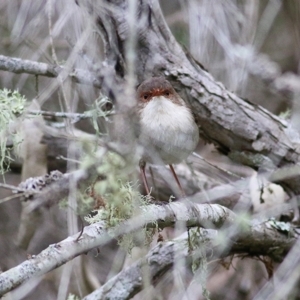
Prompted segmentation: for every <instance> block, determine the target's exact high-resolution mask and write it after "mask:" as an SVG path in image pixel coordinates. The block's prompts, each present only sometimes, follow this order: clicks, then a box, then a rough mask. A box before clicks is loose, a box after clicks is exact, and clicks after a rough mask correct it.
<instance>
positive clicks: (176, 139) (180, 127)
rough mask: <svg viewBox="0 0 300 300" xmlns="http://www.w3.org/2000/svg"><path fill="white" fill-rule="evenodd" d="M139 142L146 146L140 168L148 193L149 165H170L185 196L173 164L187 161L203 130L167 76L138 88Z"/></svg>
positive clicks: (149, 80) (183, 194) (142, 84)
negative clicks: (146, 168)
mask: <svg viewBox="0 0 300 300" xmlns="http://www.w3.org/2000/svg"><path fill="white" fill-rule="evenodd" d="M137 101H138V105H137V110H138V116H139V126H140V128H139V137H138V140H139V142H140V144H141V145H142V146H143V149H144V150H143V154H142V158H141V160H140V169H141V173H142V178H143V182H144V186H145V189H146V192H147V194H149V193H150V189H149V186H148V183H147V180H146V175H145V167H146V163H151V164H157V165H169V166H170V169H171V172H172V174H173V176H174V178H175V180H176V182H177V184H178V186H179V189H180V191H181V193H182V196H185V193H184V191H183V189H182V186H181V184H180V182H179V180H178V177H177V175H176V173H175V170H174V168H173V166H172V164H178V163H180V162H181V161H183V160H184V159H186V158H187V157H188V156H189V155H190V154H191V153H192V152H193V151H194V150H195V148H196V146H197V144H198V141H199V129H198V126H197V124H196V123H195V120H194V117H193V115H192V112H191V110H190V109H189V108H188V106H187V105H186V103H185V102H184V100H183V99H182V98H181V97H180V96H179V94H178V93H177V92H176V91H175V89H174V88H173V87H172V85H171V83H170V82H169V81H168V80H166V79H165V78H163V77H152V78H150V79H147V80H145V81H144V82H142V83H141V84H140V85H139V87H138V89H137Z"/></svg>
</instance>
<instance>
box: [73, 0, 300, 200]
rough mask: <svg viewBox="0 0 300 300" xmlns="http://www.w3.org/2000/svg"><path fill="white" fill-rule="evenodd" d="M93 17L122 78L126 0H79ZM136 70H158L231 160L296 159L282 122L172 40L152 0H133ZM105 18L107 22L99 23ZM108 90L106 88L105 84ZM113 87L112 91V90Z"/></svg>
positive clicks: (270, 166)
mask: <svg viewBox="0 0 300 300" xmlns="http://www.w3.org/2000/svg"><path fill="white" fill-rule="evenodd" d="M79 3H80V4H81V5H83V6H87V7H88V9H89V12H92V13H93V14H94V15H96V16H97V22H96V26H97V27H98V29H99V30H100V31H102V32H103V37H104V39H105V42H106V44H107V45H108V47H109V49H113V53H116V55H115V56H114V57H115V60H112V61H111V65H112V66H114V68H115V71H116V76H117V77H119V78H123V71H124V69H123V68H122V69H121V70H120V68H118V67H117V66H120V61H125V57H126V55H125V52H124V51H125V49H126V41H127V40H128V39H129V29H128V23H127V20H126V17H125V16H126V12H127V10H128V2H127V1H125V0H122V1H120V0H113V1H97V2H96V3H95V1H93V2H91V1H79ZM137 5H138V7H137V11H138V14H137V20H136V32H137V40H138V41H137V49H136V61H138V64H136V70H135V71H136V75H137V78H138V80H139V81H141V80H143V79H144V78H146V77H149V76H153V75H164V76H167V77H168V79H170V80H171V81H172V82H173V84H174V86H175V87H176V88H177V90H179V91H180V92H181V93H182V94H184V95H185V98H186V100H187V102H189V104H190V105H191V107H192V110H193V112H194V114H195V117H196V120H197V123H198V125H199V127H200V135H201V136H202V138H204V139H205V140H206V141H208V142H210V143H214V144H215V145H216V147H217V148H218V149H219V150H220V151H221V152H223V153H225V154H226V155H228V156H229V157H230V158H231V159H233V160H234V161H236V162H239V163H241V164H244V165H248V166H251V167H252V168H254V169H262V170H269V171H271V170H275V169H276V168H277V166H281V167H288V166H290V165H293V164H297V163H299V162H300V150H299V149H300V147H299V145H300V143H299V137H298V134H297V132H296V131H294V130H293V129H292V128H291V127H290V126H289V124H288V123H287V122H285V121H283V120H281V119H280V118H278V117H277V116H275V115H273V114H272V113H270V112H268V111H267V110H265V109H264V108H262V107H260V106H257V105H254V104H252V103H249V102H247V101H245V100H243V99H241V98H239V97H238V96H237V95H235V94H233V93H231V92H229V91H228V90H226V88H225V87H224V86H223V85H222V84H221V83H219V82H216V81H215V80H214V78H213V77H212V76H211V75H210V74H209V73H208V72H207V71H206V70H205V69H204V68H203V67H202V66H201V65H200V64H199V63H198V62H197V61H196V60H195V59H194V58H193V57H191V55H190V54H189V53H187V52H184V50H183V49H182V48H181V47H180V46H179V45H178V44H177V42H176V41H175V39H174V37H173V36H172V34H171V32H170V30H169V29H168V27H167V25H166V24H165V21H164V19H163V17H162V12H161V10H160V8H159V4H158V1H157V0H154V1H151V4H150V1H148V0H142V1H138V2H137ZM108 19H110V20H111V22H109V26H104V25H103V24H106V23H107V20H108ZM108 91H109V87H108ZM112 92H113V91H112ZM298 182H299V175H297V176H296V177H289V178H285V179H283V180H282V181H281V183H282V184H284V185H285V187H286V188H289V189H291V190H292V191H293V192H294V193H297V194H298V193H300V186H299V184H298Z"/></svg>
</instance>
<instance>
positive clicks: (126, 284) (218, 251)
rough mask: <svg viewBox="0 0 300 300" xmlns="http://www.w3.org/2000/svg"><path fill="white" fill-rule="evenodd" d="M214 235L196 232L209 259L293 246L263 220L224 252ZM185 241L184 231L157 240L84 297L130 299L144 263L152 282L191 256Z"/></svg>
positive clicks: (140, 282) (140, 280)
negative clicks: (167, 239)
mask: <svg viewBox="0 0 300 300" xmlns="http://www.w3.org/2000/svg"><path fill="white" fill-rule="evenodd" d="M217 235H218V234H217V232H216V231H214V230H210V229H208V230H205V229H204V230H202V231H201V232H200V234H199V239H201V238H202V240H203V241H204V240H205V247H206V249H208V250H207V252H208V253H207V254H208V255H209V260H214V259H215V258H217V257H218V258H220V257H225V256H227V255H230V254H235V253H245V254H248V255H254V256H255V255H270V254H271V251H270V245H272V246H273V247H278V248H279V249H280V250H282V251H283V252H285V251H287V250H288V249H289V248H290V247H291V246H292V245H293V239H290V240H289V239H287V238H286V236H284V235H282V234H280V233H279V232H278V231H276V230H275V229H272V228H268V224H267V223H266V224H265V225H263V226H262V225H258V226H253V227H252V232H251V233H250V234H249V233H248V234H245V235H243V236H241V237H240V239H238V240H237V241H236V242H235V243H233V244H232V245H231V247H230V248H229V249H228V250H225V251H224V245H222V243H221V242H220V241H219V242H216V241H217V240H218V239H217V238H216V237H217ZM247 239H249V243H246V240H247ZM188 244H189V241H188V237H187V235H186V234H184V235H183V237H180V238H179V239H176V240H174V241H168V242H164V243H159V244H158V245H157V246H155V247H154V248H153V249H151V250H150V251H149V253H148V254H147V255H146V257H145V258H143V259H140V260H139V261H137V262H136V263H134V264H133V265H132V266H130V267H128V268H127V269H125V270H122V271H121V272H120V273H119V274H118V275H116V276H115V277H113V278H112V279H110V280H109V281H107V282H106V283H105V284H104V285H103V286H102V287H101V288H99V289H98V290H96V291H94V292H93V293H91V294H90V295H88V296H86V297H85V298H84V300H96V299H120V300H121V299H131V298H132V297H133V296H134V295H135V294H137V293H138V292H140V291H141V290H142V289H143V282H144V281H143V277H144V276H145V275H144V271H143V270H144V267H145V265H146V266H147V267H148V268H149V274H150V280H151V281H152V282H154V280H155V281H159V279H160V278H161V277H162V276H163V274H165V273H166V272H167V271H169V270H170V269H171V268H172V267H173V265H174V263H175V262H176V261H178V260H180V259H185V258H187V257H188V256H189V255H191V253H190V251H189V248H188ZM249 245H251V247H249ZM273 249H274V248H273ZM196 251H197V250H195V251H194V252H196ZM212 253H213V256H212Z"/></svg>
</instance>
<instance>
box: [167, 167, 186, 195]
mask: <svg viewBox="0 0 300 300" xmlns="http://www.w3.org/2000/svg"><path fill="white" fill-rule="evenodd" d="M169 167H170V169H171V172H172V174H173V176H174V178H175V180H176V183H177V184H178V187H179V189H180V192H181V196H182V197H184V198H186V194H185V192H184V190H183V188H182V186H181V184H180V181H179V179H178V177H177V175H176V173H175V170H174V168H173V166H172V165H169Z"/></svg>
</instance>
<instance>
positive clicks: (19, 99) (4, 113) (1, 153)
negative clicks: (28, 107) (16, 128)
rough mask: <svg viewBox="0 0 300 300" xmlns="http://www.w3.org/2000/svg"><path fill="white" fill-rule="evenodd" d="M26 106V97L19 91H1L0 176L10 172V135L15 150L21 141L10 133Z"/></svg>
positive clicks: (13, 133)
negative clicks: (13, 123) (8, 143)
mask: <svg viewBox="0 0 300 300" xmlns="http://www.w3.org/2000/svg"><path fill="white" fill-rule="evenodd" d="M25 104H26V99H25V97H24V96H22V95H21V94H20V93H19V92H18V91H10V90H8V89H3V90H0V174H4V173H5V172H6V171H7V170H8V168H9V164H8V163H9V161H11V159H12V158H11V155H10V152H9V151H8V150H7V140H8V138H7V137H8V135H11V136H12V144H13V148H14V147H15V146H17V145H18V143H19V140H18V139H17V138H14V135H15V134H16V133H15V132H10V125H11V124H12V122H13V121H14V120H15V119H16V118H17V117H18V116H19V115H20V114H22V113H23V111H24V108H25Z"/></svg>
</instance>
